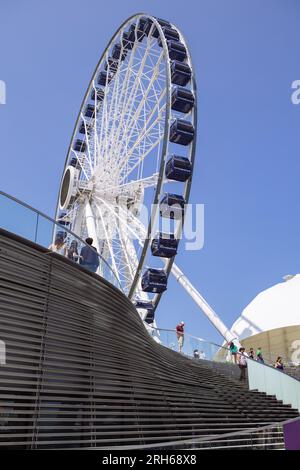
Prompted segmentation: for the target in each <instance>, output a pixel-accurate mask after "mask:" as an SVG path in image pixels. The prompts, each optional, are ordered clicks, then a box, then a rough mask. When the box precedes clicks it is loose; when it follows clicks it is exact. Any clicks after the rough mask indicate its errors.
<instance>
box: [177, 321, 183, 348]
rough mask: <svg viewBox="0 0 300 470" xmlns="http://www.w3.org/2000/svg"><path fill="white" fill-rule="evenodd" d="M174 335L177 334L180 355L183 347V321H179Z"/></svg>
mask: <svg viewBox="0 0 300 470" xmlns="http://www.w3.org/2000/svg"><path fill="white" fill-rule="evenodd" d="M176 334H177V340H178V349H179V352H180V353H181V351H182V347H183V341H184V322H183V321H181V322H180V323H179V324H178V325H177V326H176Z"/></svg>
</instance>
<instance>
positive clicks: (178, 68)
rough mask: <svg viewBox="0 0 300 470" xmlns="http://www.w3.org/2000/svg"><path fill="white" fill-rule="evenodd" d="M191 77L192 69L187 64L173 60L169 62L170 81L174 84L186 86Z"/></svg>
mask: <svg viewBox="0 0 300 470" xmlns="http://www.w3.org/2000/svg"><path fill="white" fill-rule="evenodd" d="M191 77H192V70H191V68H190V66H189V65H188V64H185V63H183V62H179V61H178V60H173V61H172V63H171V82H172V83H174V84H175V85H180V86H186V85H187V84H188V83H189V81H190V80H191Z"/></svg>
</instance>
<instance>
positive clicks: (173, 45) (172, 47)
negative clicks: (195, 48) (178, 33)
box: [167, 40, 187, 62]
mask: <svg viewBox="0 0 300 470" xmlns="http://www.w3.org/2000/svg"><path fill="white" fill-rule="evenodd" d="M167 45H168V50H169V57H170V59H171V60H178V61H179V62H183V61H184V60H185V59H186V57H187V52H186V48H185V46H184V44H182V42H178V41H172V40H169V41H167Z"/></svg>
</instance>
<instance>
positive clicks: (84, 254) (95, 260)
mask: <svg viewBox="0 0 300 470" xmlns="http://www.w3.org/2000/svg"><path fill="white" fill-rule="evenodd" d="M85 242H86V246H84V247H83V248H82V249H81V252H80V264H81V266H82V267H83V268H85V269H88V270H89V271H91V272H93V273H95V272H96V271H97V269H98V266H99V256H98V252H97V250H96V248H95V247H94V246H93V239H92V238H87V239H86V240H85Z"/></svg>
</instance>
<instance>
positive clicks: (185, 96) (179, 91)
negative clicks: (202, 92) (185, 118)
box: [171, 86, 195, 114]
mask: <svg viewBox="0 0 300 470" xmlns="http://www.w3.org/2000/svg"><path fill="white" fill-rule="evenodd" d="M171 102H172V109H174V111H179V112H180V113H185V114H186V113H189V112H190V111H191V109H193V107H194V102H195V97H194V95H193V93H192V92H191V91H190V90H187V89H186V88H183V87H181V86H176V87H174V89H173V91H172V99H171Z"/></svg>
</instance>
